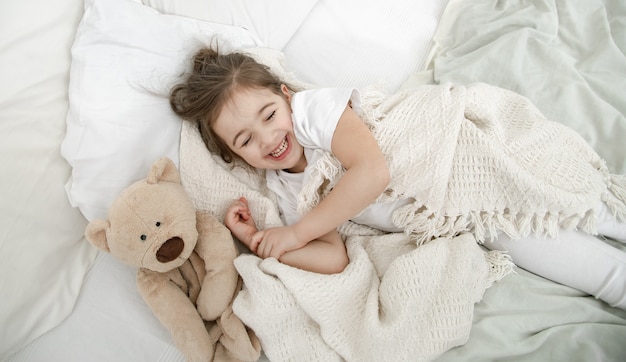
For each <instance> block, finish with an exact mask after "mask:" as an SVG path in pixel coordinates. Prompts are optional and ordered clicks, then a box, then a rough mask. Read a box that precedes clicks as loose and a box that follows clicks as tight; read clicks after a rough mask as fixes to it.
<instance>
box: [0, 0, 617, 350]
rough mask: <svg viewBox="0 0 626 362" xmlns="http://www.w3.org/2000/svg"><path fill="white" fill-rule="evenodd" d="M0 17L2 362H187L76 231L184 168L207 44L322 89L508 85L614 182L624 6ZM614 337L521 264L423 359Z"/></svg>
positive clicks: (405, 5) (588, 310) (13, 10)
mask: <svg viewBox="0 0 626 362" xmlns="http://www.w3.org/2000/svg"><path fill="white" fill-rule="evenodd" d="M3 8H4V11H2V12H0V24H3V25H2V27H3V29H5V31H3V33H4V34H8V35H7V36H5V37H2V39H0V54H1V55H0V69H1V71H0V80H2V84H3V86H2V88H1V89H2V91H1V92H0V118H1V119H2V120H3V122H0V135H2V136H0V137H2V142H0V148H1V152H0V159H1V160H2V164H3V165H4V166H5V167H7V169H6V170H5V172H3V175H2V176H1V177H0V180H1V184H0V186H1V187H0V190H3V191H2V200H3V203H2V206H0V212H1V214H0V215H1V216H2V217H0V220H1V221H0V222H1V224H0V226H2V227H1V228H0V230H2V233H1V234H0V235H1V237H0V267H1V268H3V270H2V275H3V277H2V278H0V291H1V293H3V294H2V295H1V296H0V300H2V301H3V305H2V308H0V325H2V328H1V329H0V332H1V333H2V334H1V335H0V341H2V342H0V360H3V361H42V360H46V361H84V360H92V361H109V360H115V361H183V360H184V357H183V356H182V354H181V352H180V351H179V350H178V349H177V348H176V347H175V346H174V344H173V342H172V339H171V336H170V335H169V334H168V332H167V331H166V330H165V328H164V327H163V326H162V325H161V324H160V323H159V321H158V320H157V319H156V318H155V316H154V315H153V314H152V312H151V311H150V309H149V308H148V307H147V306H146V304H145V303H144V302H143V300H142V298H141V296H140V295H139V293H138V291H137V288H136V285H135V274H136V270H135V269H134V268H132V267H130V266H127V265H125V264H123V263H122V262H120V261H119V260H117V259H115V258H114V257H112V256H111V255H109V254H106V253H103V252H98V251H96V249H95V248H93V247H92V246H91V245H90V244H89V243H88V242H87V241H86V240H85V239H84V237H83V232H84V228H85V226H86V225H87V222H88V221H89V220H92V219H96V218H103V217H106V210H107V208H108V205H109V204H110V201H111V200H112V198H113V197H114V196H115V195H117V193H119V192H120V191H121V189H123V188H124V187H126V186H127V185H128V184H129V183H130V182H132V181H134V180H136V179H138V178H141V177H143V176H144V175H145V173H146V170H147V167H148V166H149V165H150V164H151V163H152V162H153V161H154V160H155V159H156V158H158V157H161V156H164V155H166V156H168V157H171V158H172V159H174V160H176V161H177V160H178V157H179V145H180V132H181V124H182V123H181V122H180V120H179V119H177V118H176V117H175V116H174V115H173V113H172V112H171V111H169V109H168V107H169V106H168V104H167V99H166V97H164V96H163V95H164V94H166V93H167V89H168V87H169V86H171V84H172V83H173V82H175V80H176V79H177V77H178V76H179V75H180V73H181V72H182V70H183V69H184V67H185V59H186V58H187V57H188V55H189V54H191V52H192V51H193V50H194V49H196V48H197V47H198V46H199V45H200V44H206V43H207V42H211V41H214V39H215V38H216V37H217V38H218V39H219V40H220V41H222V42H223V43H224V44H226V45H225V46H227V47H232V48H234V49H236V48H269V49H271V50H273V51H276V52H278V53H279V54H280V57H279V58H278V59H279V61H280V62H281V64H280V65H281V66H282V67H284V68H285V69H286V70H287V71H289V72H290V74H291V76H293V77H294V78H296V79H298V80H299V81H302V82H304V83H307V84H314V85H316V86H337V87H357V88H367V87H375V88H377V89H382V90H384V91H385V92H387V93H393V92H396V91H398V90H401V89H405V88H408V87H415V86H420V85H424V84H441V83H446V82H452V83H456V84H471V83H473V82H477V81H480V82H486V83H490V84H493V85H497V86H500V87H503V88H506V89H510V90H513V91H515V92H518V93H520V94H522V95H524V96H526V97H528V98H529V99H530V100H532V101H533V102H534V103H535V104H536V105H537V106H538V107H539V108H540V109H541V111H542V112H543V113H544V114H545V115H546V116H547V117H548V118H550V119H552V120H556V121H559V122H561V123H563V124H565V125H567V126H569V127H571V128H573V129H575V130H576V131H577V132H579V133H580V134H581V135H582V136H583V137H584V138H585V139H586V140H587V141H588V142H589V144H590V145H591V146H592V147H593V148H594V149H595V150H596V151H597V152H598V153H599V154H600V155H601V156H602V157H603V158H604V159H605V160H606V163H607V165H608V166H609V168H610V169H611V170H612V171H613V172H615V173H620V174H624V173H626V158H625V155H626V146H625V145H624V142H623V140H624V139H626V98H624V97H622V96H621V95H622V94H625V93H626V56H625V54H626V4H624V3H623V2H621V1H619V0H604V1H601V0H590V1H586V2H584V3H581V2H578V3H575V4H574V3H570V2H564V1H559V0H532V1H526V2H515V1H495V0H481V1H478V2H471V3H470V2H465V1H461V0H449V1H448V0H428V1H411V0H390V1H387V2H384V3H380V2H375V1H366V2H363V1H355V0H342V1H329V0H308V1H301V2H297V3H295V2H290V1H279V0H273V1H251V0H247V1H246V0H236V1H228V2H227V1H218V0H214V1H202V2H201V1H187V2H184V3H180V2H175V1H167V0H160V1H158V0H152V1H150V0H144V1H133V0H109V1H103V0H85V1H84V2H82V1H77V0H62V1H59V2H55V3H54V4H50V3H48V2H45V1H40V0H27V1H22V2H19V3H11V4H8V3H7V4H4V5H3ZM42 60H45V61H42ZM9 85H10V86H9ZM129 119H130V120H133V122H128V121H127V120H129ZM143 140H153V141H154V142H151V143H149V144H147V143H146V142H143ZM111 170H115V171H114V172H112V171H111ZM607 242H610V241H607ZM614 245H615V247H618V248H622V249H624V250H626V247H624V245H623V244H614ZM624 340H626V311H624V310H621V309H617V308H612V307H610V306H608V305H607V304H606V303H603V302H601V301H599V300H596V299H595V298H593V297H591V296H589V295H586V294H584V293H582V292H580V291H577V290H575V289H573V288H569V287H566V286H563V285H559V284H557V283H554V282H551V281H549V280H546V279H544V278H541V277H539V276H537V275H534V274H532V273H529V272H527V271H525V270H523V269H520V268H516V270H515V273H514V274H511V275H508V276H507V277H505V278H504V279H502V280H501V281H499V282H497V283H495V284H494V285H493V286H491V287H490V288H489V289H487V291H486V292H485V294H484V295H483V296H482V300H481V301H480V302H479V303H477V304H476V305H475V306H474V310H473V324H472V328H471V332H470V334H469V336H468V338H467V340H466V341H465V342H464V343H462V344H461V345H459V346H457V347H455V348H451V349H450V350H448V351H446V352H445V353H442V354H441V355H440V356H438V357H437V358H436V360H438V361H495V360H515V361H538V360H556V361H558V360H567V361H624V360H626V348H624V345H623V341H624ZM268 350H271V348H270V349H268ZM294 353H295V351H294ZM294 355H295V354H294ZM338 356H339V357H338V359H341V358H340V355H339V354H338ZM388 356H389V359H388V360H389V361H394V360H395V359H394V351H389V353H388ZM420 359H421V356H415V360H420ZM262 360H269V357H268V355H263V356H262ZM310 360H315V359H314V358H313V357H311V358H310Z"/></svg>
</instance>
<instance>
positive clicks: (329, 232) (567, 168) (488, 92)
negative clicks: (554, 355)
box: [170, 48, 626, 309]
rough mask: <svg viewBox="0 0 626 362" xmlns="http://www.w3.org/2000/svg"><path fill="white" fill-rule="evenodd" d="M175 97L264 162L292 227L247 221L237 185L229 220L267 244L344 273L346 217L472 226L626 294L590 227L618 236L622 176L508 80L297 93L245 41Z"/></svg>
mask: <svg viewBox="0 0 626 362" xmlns="http://www.w3.org/2000/svg"><path fill="white" fill-rule="evenodd" d="M170 101H171V105H172V108H173V109H174V111H175V112H176V113H177V114H178V115H180V116H181V117H183V118H184V119H187V120H190V121H194V122H197V123H198V126H199V129H200V132H201V135H202V137H203V140H204V142H205V144H206V145H207V147H208V148H209V149H210V150H211V151H213V152H217V153H218V154H219V155H220V156H221V157H222V158H223V159H224V161H226V162H227V163H232V162H238V161H243V162H244V163H245V164H247V165H249V166H251V167H254V168H257V169H263V170H266V181H267V186H268V188H269V189H270V190H271V191H273V192H274V193H275V194H276V195H277V200H278V206H279V209H280V211H281V216H282V217H283V221H284V222H285V225H286V226H284V227H277V228H270V229H266V230H257V228H256V226H255V223H254V220H252V218H251V214H250V211H249V209H248V204H247V201H246V200H245V199H244V198H240V199H239V200H235V201H234V202H233V204H232V205H231V206H230V207H229V209H228V211H227V213H226V217H225V220H224V223H225V224H226V226H227V227H228V228H229V229H230V230H231V232H232V233H233V235H234V236H235V237H236V238H237V239H239V240H240V241H241V242H243V243H244V244H245V245H246V246H247V247H248V248H249V249H250V250H251V251H252V252H254V253H255V254H257V255H258V256H259V257H261V258H268V257H275V258H277V259H278V260H280V261H281V262H283V263H285V264H288V265H291V266H294V267H298V268H302V269H306V270H310V271H314V272H319V273H338V272H341V271H342V270H343V269H344V268H345V266H346V265H347V264H348V262H349V260H348V256H347V253H346V249H345V246H344V244H343V241H342V239H341V237H340V235H339V233H338V231H337V228H338V227H339V226H340V225H341V224H343V223H344V222H346V221H348V220H350V221H353V222H356V223H359V224H364V225H368V226H370V227H372V228H376V229H380V230H382V231H385V232H407V233H411V235H413V236H415V239H416V242H418V243H421V242H426V241H428V240H430V239H432V238H435V237H439V236H453V235H455V234H458V233H461V232H470V233H473V234H474V235H475V237H476V239H477V240H478V241H479V242H482V243H484V245H485V246H487V247H488V248H491V249H499V250H507V251H508V252H509V253H510V255H511V256H512V258H513V261H514V262H515V263H516V264H517V265H518V266H520V267H522V268H525V269H527V270H529V271H531V272H534V273H536V274H539V275H541V276H543V277H545V278H548V279H551V280H553V281H556V282H558V283H561V284H565V285H569V286H571V287H574V288H577V289H579V290H582V291H584V292H586V293H589V294H592V295H594V296H595V297H596V298H599V299H602V300H604V301H606V302H608V303H609V304H611V305H613V306H617V307H620V308H622V309H626V253H624V252H623V251H621V250H619V249H618V248H614V247H612V246H610V245H609V244H607V243H605V242H604V241H602V240H600V239H598V238H597V237H596V236H594V235H593V234H599V235H602V236H607V237H610V238H613V239H616V240H619V241H621V242H626V224H625V223H624V221H625V220H624V219H626V203H625V199H626V179H625V178H624V177H623V176H617V175H611V174H610V173H609V172H608V170H607V169H606V166H605V165H604V163H603V162H602V160H601V159H600V158H599V157H598V156H597V154H595V152H593V150H591V148H590V147H589V146H588V145H587V144H586V143H585V142H584V141H583V140H582V138H580V137H579V136H578V135H576V134H575V133H574V132H573V131H571V130H569V129H567V128H565V127H563V126H562V125H560V124H558V123H556V122H550V121H547V120H545V119H544V118H543V116H542V115H541V114H540V113H539V111H538V110H537V109H536V108H534V107H533V106H532V105H531V104H529V102H528V100H526V99H525V98H523V97H521V96H519V95H517V94H515V93H512V92H509V91H506V90H503V89H499V88H495V87H491V86H488V85H485V84H477V85H473V86H469V87H467V88H466V87H452V86H449V85H446V86H425V87H420V88H417V89H414V90H407V91H404V92H401V93H398V94H396V95H393V96H388V97H381V96H380V95H378V96H376V95H374V96H370V95H368V96H367V97H366V96H365V95H364V96H363V97H361V95H360V93H359V92H358V91H357V90H355V89H324V88H321V89H313V90H306V91H301V92H294V91H293V90H292V88H291V87H290V86H289V85H287V84H284V83H283V82H281V80H280V79H278V78H277V77H276V76H275V75H274V74H272V73H271V72H270V70H269V69H268V68H267V67H266V66H264V65H261V64H259V63H257V62H256V61H255V60H254V59H252V58H251V57H249V56H247V55H245V54H240V53H229V54H219V53H218V52H217V51H215V50H213V49H210V48H205V49H202V50H200V51H199V52H197V53H196V54H195V56H194V58H193V71H192V72H191V73H190V74H189V75H188V76H187V78H186V79H185V81H184V82H182V83H181V84H178V85H177V86H175V87H174V88H173V90H172V93H171V99H170ZM362 103H363V104H362ZM320 199H321V200H320ZM519 239H521V240H519Z"/></svg>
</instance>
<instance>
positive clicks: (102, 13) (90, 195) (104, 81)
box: [61, 0, 257, 220]
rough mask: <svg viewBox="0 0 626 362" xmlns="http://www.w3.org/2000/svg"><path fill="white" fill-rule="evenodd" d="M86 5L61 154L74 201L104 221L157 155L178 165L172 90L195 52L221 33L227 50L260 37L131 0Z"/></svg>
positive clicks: (90, 217)
mask: <svg viewBox="0 0 626 362" xmlns="http://www.w3.org/2000/svg"><path fill="white" fill-rule="evenodd" d="M85 6H86V9H85V14H84V17H83V19H82V21H81V23H80V25H79V27H78V31H77V34H76V39H75V42H74V46H73V48H72V64H71V70H70V84H69V101H70V108H69V112H68V115H67V134H66V137H65V139H64V141H63V144H62V148H61V152H62V155H63V156H64V157H65V158H66V159H67V161H68V162H69V163H70V165H71V166H72V167H73V170H72V176H71V178H70V180H69V182H68V184H67V185H66V188H67V193H68V196H69V198H70V201H71V203H72V205H74V206H76V207H78V208H79V209H80V210H81V211H82V213H83V215H85V217H86V218H87V219H88V220H93V219H95V218H105V217H106V213H107V210H108V208H109V205H110V203H111V201H112V200H113V199H114V198H115V197H116V196H117V195H118V194H119V193H120V191H122V190H123V189H124V188H126V187H127V186H128V185H130V184H131V183H132V182H134V181H136V180H138V179H141V178H143V177H145V175H146V173H147V171H148V170H149V168H150V165H151V164H152V163H153V162H154V161H155V160H157V159H158V158H160V157H163V156H168V157H170V158H171V159H172V160H175V162H177V160H178V147H179V137H180V127H181V120H180V119H179V118H178V117H177V116H176V115H175V114H174V113H173V112H172V110H171V109H170V106H169V99H168V95H169V89H170V87H171V86H172V85H173V84H174V83H176V82H177V81H178V77H179V76H180V75H181V74H182V73H183V71H184V69H185V68H186V67H187V66H188V65H189V57H190V56H191V54H193V52H194V51H195V49H196V48H197V47H198V46H199V45H200V44H210V42H211V41H212V40H213V38H214V37H215V36H217V39H218V40H219V41H220V48H221V49H222V50H228V49H229V48H246V47H253V46H255V45H256V44H257V41H256V40H255V37H254V36H253V35H252V34H250V33H249V32H248V31H247V30H245V29H243V28H239V27H234V26H229V25H222V24H216V23H210V22H205V21H199V20H194V19H190V18H185V17H180V16H173V15H163V14H160V13H159V12H157V11H156V10H154V9H152V8H150V7H147V6H144V5H142V4H140V3H138V2H134V1H131V0H94V1H92V2H87V3H86V5H85Z"/></svg>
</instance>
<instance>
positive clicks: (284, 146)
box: [270, 137, 289, 158]
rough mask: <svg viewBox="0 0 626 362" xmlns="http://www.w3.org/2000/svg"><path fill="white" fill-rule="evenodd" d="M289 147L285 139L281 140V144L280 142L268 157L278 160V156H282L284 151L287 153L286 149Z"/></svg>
mask: <svg viewBox="0 0 626 362" xmlns="http://www.w3.org/2000/svg"><path fill="white" fill-rule="evenodd" d="M288 146H289V142H287V137H285V138H283V142H281V144H280V145H279V146H278V147H276V149H275V150H274V151H272V152H270V156H272V157H274V158H280V156H282V155H283V154H284V153H285V151H287V148H288Z"/></svg>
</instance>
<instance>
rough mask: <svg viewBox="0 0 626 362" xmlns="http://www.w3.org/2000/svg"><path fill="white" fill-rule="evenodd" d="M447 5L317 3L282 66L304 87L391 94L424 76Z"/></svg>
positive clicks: (438, 0)
mask: <svg viewBox="0 0 626 362" xmlns="http://www.w3.org/2000/svg"><path fill="white" fill-rule="evenodd" d="M447 3H448V0H422V1H416V0H385V1H375V0H366V1H363V0H341V1H336V0H319V1H318V2H317V4H316V5H315V6H314V7H313V9H312V10H311V12H310V14H309V15H308V16H307V18H306V19H305V20H304V21H303V23H302V25H301V27H300V29H298V31H297V32H296V33H295V34H294V35H293V37H292V38H291V40H290V41H289V43H288V44H287V45H286V46H285V48H283V52H284V53H285V58H286V59H287V66H288V67H289V69H291V70H292V71H294V72H295V74H296V75H297V76H298V78H300V79H301V80H303V81H306V82H308V83H313V84H318V85H320V86H335V87H364V86H369V85H372V84H378V85H381V86H383V87H384V89H385V90H386V91H388V92H389V93H393V92H395V91H396V90H398V89H399V87H400V86H401V85H402V83H403V82H404V81H406V80H407V78H408V77H409V76H410V75H411V74H413V73H415V72H418V71H422V70H424V67H425V65H426V64H427V59H428V56H429V55H430V50H431V48H432V46H433V41H432V38H433V36H434V34H435V31H436V29H437V26H438V24H439V19H440V18H441V15H442V13H443V11H444V9H445V7H446V5H447Z"/></svg>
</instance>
